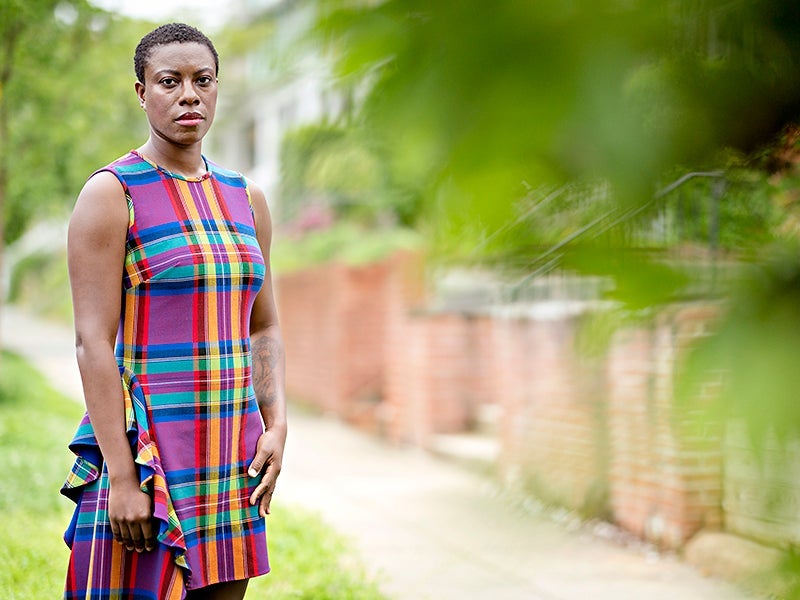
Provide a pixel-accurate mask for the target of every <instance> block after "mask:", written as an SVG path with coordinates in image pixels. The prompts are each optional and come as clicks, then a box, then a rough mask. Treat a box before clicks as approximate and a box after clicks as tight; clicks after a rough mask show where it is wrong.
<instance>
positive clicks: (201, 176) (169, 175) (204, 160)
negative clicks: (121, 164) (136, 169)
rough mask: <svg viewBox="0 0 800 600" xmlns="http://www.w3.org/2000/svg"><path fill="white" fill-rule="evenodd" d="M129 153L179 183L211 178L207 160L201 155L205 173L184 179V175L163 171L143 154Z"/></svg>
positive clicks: (137, 152)
mask: <svg viewBox="0 0 800 600" xmlns="http://www.w3.org/2000/svg"><path fill="white" fill-rule="evenodd" d="M131 153H132V154H135V155H136V156H138V157H139V158H141V159H142V160H143V161H145V162H146V163H147V164H149V165H150V166H151V167H153V168H154V169H158V170H159V171H161V172H162V173H164V175H166V176H167V177H172V178H174V179H180V180H181V181H204V180H206V179H208V178H209V177H211V169H209V168H208V160H206V157H205V156H203V155H202V154H201V155H200V156H201V158H202V159H203V164H204V165H205V168H206V172H205V173H203V174H202V175H200V176H199V177H186V176H185V175H181V174H180V173H175V172H173V171H170V170H169V169H165V168H164V167H162V166H161V165H159V164H158V163H157V162H155V161H154V160H152V159H150V158H148V157H147V156H145V155H144V154H142V153H141V152H139V151H138V150H131Z"/></svg>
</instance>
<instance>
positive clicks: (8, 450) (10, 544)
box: [0, 353, 383, 600]
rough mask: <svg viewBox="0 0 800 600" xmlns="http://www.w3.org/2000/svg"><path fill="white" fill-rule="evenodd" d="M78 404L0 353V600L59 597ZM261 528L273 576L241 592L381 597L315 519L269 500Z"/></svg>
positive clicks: (317, 599) (331, 599)
mask: <svg viewBox="0 0 800 600" xmlns="http://www.w3.org/2000/svg"><path fill="white" fill-rule="evenodd" d="M81 413H82V408H81V407H80V406H79V405H78V404H76V403H75V402H74V401H72V400H70V399H68V398H66V397H64V396H62V395H60V394H58V393H56V392H55V391H53V390H52V389H51V388H49V387H48V386H47V384H46V383H45V381H44V379H43V378H42V376H41V375H40V374H39V373H38V372H37V371H35V370H34V369H32V368H31V367H30V366H29V365H28V364H26V363H25V362H24V361H23V360H22V359H20V358H19V357H17V356H15V355H13V354H10V353H3V354H2V356H0V456H2V461H3V468H2V470H0V514H2V526H0V564H2V565H3V568H2V569H0V599H2V600H39V599H41V600H52V599H53V598H58V597H60V596H61V590H62V586H63V582H64V573H65V569H66V563H67V559H68V552H67V548H66V546H65V545H64V542H63V540H62V538H61V536H62V533H63V530H64V528H65V527H66V525H67V523H68V521H69V517H70V515H71V512H72V507H73V504H72V502H70V501H69V500H67V499H66V498H64V497H62V496H61V495H60V494H59V493H58V489H59V487H60V486H61V483H62V481H63V479H64V477H65V475H66V473H67V470H68V468H69V466H70V464H71V461H72V458H71V455H70V453H69V451H68V450H67V443H68V442H69V440H70V438H71V437H72V434H73V432H74V429H75V427H76V425H77V423H78V420H79V419H80V416H81ZM267 527H268V529H269V537H270V562H271V563H272V567H273V572H272V573H271V574H270V575H268V576H266V577H261V578H259V579H256V580H254V581H253V582H251V584H250V589H249V590H248V594H247V598H248V599H249V600H255V599H257V598H269V599H270V600H275V599H278V600H281V599H290V598H291V599H307V600H311V599H314V600H340V599H343V600H348V599H354V600H373V599H374V600H380V599H382V598H383V596H382V595H381V594H380V593H379V592H378V590H377V586H376V585H375V583H374V582H372V581H370V580H368V579H367V578H366V577H365V576H364V572H363V570H362V568H361V566H360V564H359V563H358V561H357V560H354V559H353V558H352V557H353V554H352V552H351V551H350V550H349V548H348V546H347V544H346V542H345V541H344V540H343V539H342V538H341V537H339V536H338V535H336V534H335V532H333V531H331V530H330V529H329V528H328V527H327V526H326V525H324V524H323V523H322V522H321V521H320V519H319V518H317V517H316V516H315V515H313V514H309V513H308V512H305V511H302V510H299V509H298V508H296V507H293V506H287V505H282V504H280V503H279V502H277V501H276V502H275V503H273V510H272V514H271V515H270V516H269V518H268V522H267Z"/></svg>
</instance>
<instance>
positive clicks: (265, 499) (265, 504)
mask: <svg viewBox="0 0 800 600" xmlns="http://www.w3.org/2000/svg"><path fill="white" fill-rule="evenodd" d="M274 492H275V486H272V487H270V488H269V489H267V491H266V492H264V495H263V496H261V504H260V506H259V507H258V514H260V515H261V516H262V517H266V516H267V515H268V514H269V505H270V503H271V502H272V494H273V493H274Z"/></svg>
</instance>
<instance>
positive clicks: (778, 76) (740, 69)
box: [315, 0, 800, 270]
mask: <svg viewBox="0 0 800 600" xmlns="http://www.w3.org/2000/svg"><path fill="white" fill-rule="evenodd" d="M318 4H319V7H320V18H319V21H318V23H317V27H316V31H315V35H316V39H318V40H322V41H323V42H324V43H325V44H326V45H327V47H328V48H329V49H330V50H331V52H332V53H333V55H334V56H335V57H336V59H337V66H338V73H339V75H340V76H341V77H342V80H343V81H344V82H345V85H350V86H352V85H353V83H352V81H353V80H360V81H366V82H368V83H367V84H366V87H367V89H368V91H367V93H366V98H365V101H364V104H363V106H362V110H361V112H360V115H359V117H360V118H359V120H358V125H359V126H360V127H362V128H363V131H364V134H363V135H365V136H366V137H369V139H371V140H376V141H377V143H380V144H383V145H384V146H385V147H386V148H387V149H388V154H387V163H388V169H389V173H390V176H391V180H392V181H394V182H397V183H398V184H399V185H402V186H403V188H404V189H407V190H413V191H414V193H415V195H417V196H418V197H419V198H421V199H422V208H423V212H424V218H423V221H424V222H425V223H426V224H427V227H428V234H429V237H430V238H431V239H432V240H433V241H434V242H435V247H437V248H438V249H439V251H440V255H442V256H452V257H456V258H459V259H462V260H463V259H464V258H465V257H470V256H474V254H475V252H474V251H475V248H476V247H480V248H482V249H483V250H487V251H488V252H484V253H483V256H484V257H485V256H486V255H487V254H488V255H489V256H491V255H492V252H491V250H492V248H491V244H487V239H491V240H494V242H495V245H497V244H496V242H498V241H500V240H505V242H506V243H505V244H500V245H499V246H498V247H497V248H496V249H497V250H498V251H502V252H505V253H510V254H512V255H515V256H516V259H519V258H520V255H527V256H528V258H535V257H537V256H539V255H540V254H541V251H542V245H545V246H547V245H548V244H552V242H553V240H554V239H558V240H563V239H565V236H569V235H571V232H575V231H581V233H580V234H579V235H576V236H575V237H574V240H575V243H576V244H578V243H585V242H586V240H587V239H589V238H591V239H597V240H602V243H604V244H614V245H620V246H626V245H627V244H626V242H627V241H628V238H629V232H628V231H624V230H623V231H622V232H621V233H619V234H618V235H616V234H617V233H618V232H619V231H620V227H618V225H621V224H622V225H628V224H633V225H634V226H636V227H638V229H639V231H640V232H641V231H644V232H645V233H647V232H648V231H649V230H651V229H652V225H653V219H654V214H655V215H656V216H658V213H659V212H663V211H664V210H665V207H664V203H663V202H660V203H651V200H652V198H653V195H654V193H655V192H656V190H657V188H658V186H659V182H661V185H665V184H666V183H668V182H669V180H668V179H665V177H667V176H668V175H669V174H671V173H678V174H681V173H683V172H686V171H689V170H699V169H709V168H712V167H713V168H715V169H719V168H723V169H725V168H730V167H732V166H738V165H737V163H739V162H741V159H740V158H734V159H731V150H733V151H734V156H737V157H741V156H743V155H746V154H748V153H750V152H752V151H753V150H755V149H757V148H759V147H761V146H762V145H763V144H765V143H768V142H770V141H772V140H774V139H775V136H776V135H777V134H778V132H779V131H780V130H781V128H782V127H783V126H784V125H785V124H786V123H787V122H789V121H791V120H792V119H794V118H797V116H798V115H799V114H800V82H799V81H798V79H797V77H796V76H795V73H796V69H797V67H798V60H800V36H799V35H798V32H799V31H800V9H798V7H797V5H796V4H795V3H792V2H786V1H778V0H743V1H741V2H728V1H726V0H695V1H692V2H685V1H683V2H679V1H665V2H660V3H653V2H648V1H645V0H633V1H626V2H622V1H620V0H600V1H594V0H575V1H571V2H561V1H556V0H550V1H543V2H536V3H530V2H514V1H512V0H499V1H497V2H492V3H485V2H480V1H478V0H467V1H455V0H442V1H440V2H435V3H430V2H423V1H421V0H402V1H401V0H387V1H383V2H354V1H344V0H342V1H335V0H326V1H323V2H319V3H318ZM737 177H738V176H737ZM563 186H573V187H572V188H571V189H570V194H559V197H558V198H557V200H555V201H553V202H550V203H549V204H550V208H549V210H546V211H542V210H534V211H531V206H530V205H531V202H533V203H540V202H541V201H542V200H543V199H546V198H548V197H549V196H550V195H551V194H552V193H554V191H557V190H560V189H561V188H562V187H563ZM574 186H581V187H582V188H583V190H582V192H583V193H575V187H574ZM696 188H697V186H695V189H696ZM598 189H599V190H601V191H602V193H596V192H597V190H598ZM730 189H732V188H730ZM543 190H544V191H543ZM587 190H588V191H589V192H588V193H586V192H587ZM729 191H730V190H729ZM759 193H761V192H759ZM694 195H695V196H697V195H698V194H697V193H696V192H695V193H694ZM757 195H758V194H757ZM762 195H763V194H762ZM751 198H752V196H751V195H750V192H749V190H747V191H744V192H740V191H738V190H734V191H733V193H732V194H730V196H726V197H725V202H724V206H721V207H720V214H719V215H718V216H719V218H720V219H721V220H722V221H723V223H717V225H718V226H719V225H725V222H731V223H732V224H733V225H732V227H727V226H725V227H718V229H719V231H718V237H717V238H716V242H717V243H718V244H721V245H724V246H728V247H733V246H736V245H738V244H739V243H741V242H743V241H744V242H747V243H748V244H752V243H753V242H755V241H758V242H764V241H767V240H768V239H769V237H770V236H769V234H768V233H767V231H766V230H767V229H768V224H769V223H771V218H772V217H771V215H770V214H769V213H770V211H771V207H770V201H768V200H767V199H761V200H759V203H758V207H757V209H756V210H754V211H753V210H748V207H746V206H743V203H744V204H747V203H748V202H750V199H751ZM648 204H651V206H645V205H648ZM631 207H633V209H634V210H633V211H632V210H631ZM640 209H641V210H640ZM677 211H678V209H677V207H676V208H673V209H672V210H671V211H670V212H672V213H673V214H672V215H667V217H668V218H670V219H671V220H672V221H675V220H676V219H677V216H676V214H677ZM526 212H530V217H529V218H528V219H525V218H521V217H520V215H523V214H525V213H526ZM632 212H635V213H636V214H635V215H633V214H631V213H632ZM633 216H636V217H637V218H636V219H633ZM685 216H686V215H685ZM703 219H705V220H706V221H708V217H701V218H700V219H699V220H698V221H696V222H695V223H693V224H692V226H693V227H695V229H696V230H699V229H706V230H707V229H708V225H707V223H706V224H704V223H703ZM686 220H688V216H686ZM595 221H597V222H596V223H595ZM509 223H515V224H517V225H519V226H516V227H515V228H513V230H509ZM609 223H613V224H614V225H613V226H609ZM593 224H594V225H593ZM589 225H592V226H589ZM584 229H585V230H584ZM623 229H624V228H623ZM582 230H583V231H582ZM598 231H601V232H602V235H601V234H600V233H598ZM686 231H687V232H688V229H687V230H686ZM723 231H724V233H723ZM503 232H504V233H503ZM754 232H755V233H756V235H751V234H753V233H754ZM615 235H616V237H615ZM636 237H637V239H638V240H641V238H642V235H637V236H636ZM690 237H691V236H690ZM706 237H707V238H708V236H706ZM663 241H667V240H666V239H664V240H663ZM574 245H575V244H569V245H567V246H566V247H565V248H564V251H563V252H561V254H562V255H564V256H566V253H567V252H566V251H567V250H570V249H571V248H572V247H573V246H574ZM662 245H663V244H662ZM528 266H530V265H528ZM602 270H607V269H606V268H605V267H602Z"/></svg>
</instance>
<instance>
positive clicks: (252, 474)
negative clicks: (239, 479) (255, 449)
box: [247, 467, 258, 477]
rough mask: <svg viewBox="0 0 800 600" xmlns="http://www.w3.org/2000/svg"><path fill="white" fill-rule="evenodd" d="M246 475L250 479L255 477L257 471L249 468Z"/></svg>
mask: <svg viewBox="0 0 800 600" xmlns="http://www.w3.org/2000/svg"><path fill="white" fill-rule="evenodd" d="M247 474H248V475H250V477H257V476H258V471H256V470H255V469H254V468H253V467H250V470H249V471H247Z"/></svg>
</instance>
